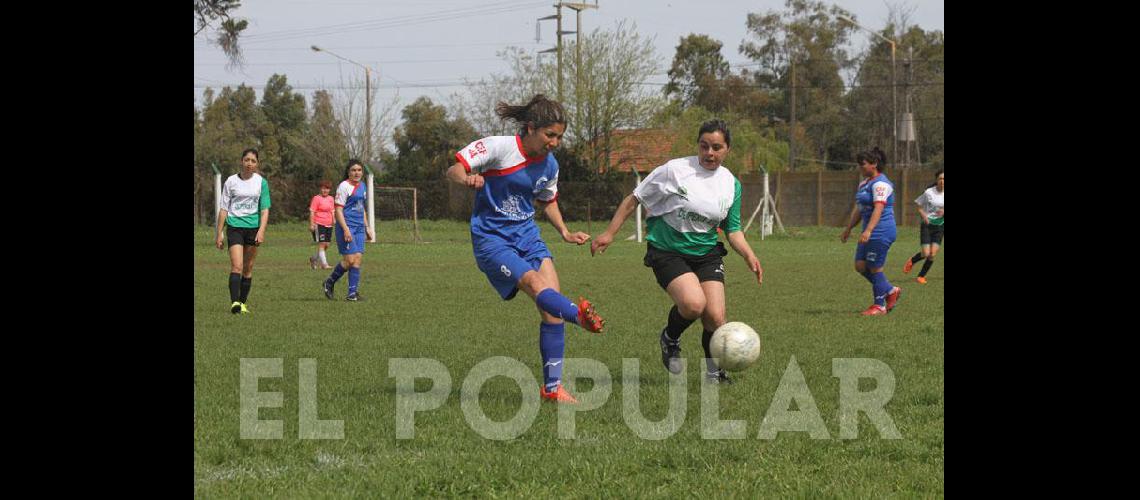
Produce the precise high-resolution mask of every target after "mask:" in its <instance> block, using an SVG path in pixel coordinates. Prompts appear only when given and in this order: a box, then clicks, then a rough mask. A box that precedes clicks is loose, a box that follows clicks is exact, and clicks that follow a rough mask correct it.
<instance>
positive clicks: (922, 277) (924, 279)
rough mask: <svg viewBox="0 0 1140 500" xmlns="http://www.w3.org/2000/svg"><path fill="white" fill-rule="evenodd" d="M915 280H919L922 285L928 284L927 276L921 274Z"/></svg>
mask: <svg viewBox="0 0 1140 500" xmlns="http://www.w3.org/2000/svg"><path fill="white" fill-rule="evenodd" d="M915 281H917V282H918V284H920V285H925V284H926V276H919V277H918V278H917V279H915Z"/></svg>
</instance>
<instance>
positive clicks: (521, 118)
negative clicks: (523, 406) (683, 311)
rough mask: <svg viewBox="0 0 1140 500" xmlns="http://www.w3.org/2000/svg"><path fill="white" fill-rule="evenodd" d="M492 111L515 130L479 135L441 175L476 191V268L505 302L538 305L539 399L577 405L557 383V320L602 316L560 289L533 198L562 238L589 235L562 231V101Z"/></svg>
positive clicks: (594, 321) (586, 324)
mask: <svg viewBox="0 0 1140 500" xmlns="http://www.w3.org/2000/svg"><path fill="white" fill-rule="evenodd" d="M495 113H496V114H498V115H499V117H500V118H503V119H506V118H510V119H512V120H514V121H515V122H516V123H518V124H519V126H520V132H519V135H516V136H492V137H485V138H483V139H480V140H477V141H475V142H473V143H471V144H469V145H468V146H467V147H465V148H463V149H462V150H460V151H459V152H458V153H456V154H455V158H456V160H457V162H456V163H455V164H453V165H452V166H451V168H450V169H448V171H447V178H448V179H449V180H451V181H452V182H454V183H456V184H460V185H463V186H467V187H469V188H471V189H474V190H475V207H474V209H473V211H472V213H471V246H472V247H473V249H474V253H475V262H476V264H478V266H479V270H480V271H483V273H484V274H486V275H487V279H488V280H489V281H490V282H491V286H493V287H494V288H495V290H496V291H497V292H499V296H500V297H502V298H503V300H511V299H512V298H514V296H515V295H516V294H517V293H518V291H519V290H522V291H523V292H526V294H527V295H529V296H530V297H531V298H532V299H534V301H535V303H536V304H537V305H538V308H539V314H541V316H542V323H541V324H540V325H539V351H540V352H541V354H542V362H543V367H542V375H543V381H544V385H543V387H542V388H541V389H540V393H541V395H542V397H543V399H547V400H553V401H557V402H568V403H576V402H577V400H575V399H574V397H573V396H571V395H570V394H569V393H568V392H566V390H565V389H563V388H562V382H561V379H562V357H563V353H564V352H565V345H566V344H565V342H566V339H565V333H564V332H565V324H564V323H563V320H566V321H570V322H571V323H575V324H577V325H579V326H581V327H582V328H585V329H587V330H589V331H591V332H601V331H602V327H603V325H604V321H603V320H602V318H601V316H599V315H598V314H597V312H595V311H594V308H593V306H592V305H591V304H590V302H589V301H588V300H585V299H583V298H581V297H579V298H578V304H574V303H573V302H571V301H570V299H568V298H566V296H564V295H562V294H561V293H560V291H559V285H558V273H557V272H555V270H554V261H553V257H552V256H551V254H550V250H548V249H547V248H546V243H544V242H543V241H542V238H541V237H540V234H539V231H538V225H537V224H535V222H534V213H535V208H536V203H535V202H537V208H540V209H542V211H543V213H544V214H546V218H547V219H549V220H550V224H551V225H553V226H554V228H555V229H556V230H558V233H559V234H560V235H562V239H563V240H565V241H566V242H568V243H575V244H578V245H581V244H583V243H585V242H586V241H588V240H589V239H590V235H588V234H586V233H583V232H580V231H579V232H574V233H572V232H570V230H569V229H566V224H565V223H563V221H562V212H561V211H560V210H559V209H558V203H557V199H558V161H556V160H555V159H554V153H553V151H554V149H555V148H557V147H558V144H559V143H560V142H561V141H562V134H563V133H565V132H566V119H565V118H564V116H565V112H564V111H563V109H562V105H561V104H559V103H558V102H556V101H552V100H550V99H547V98H546V97H545V96H543V95H542V94H538V95H536V96H534V98H532V99H531V100H530V102H528V103H527V104H525V105H522V106H511V105H508V104H507V103H503V102H500V103H499V104H498V106H496V107H495Z"/></svg>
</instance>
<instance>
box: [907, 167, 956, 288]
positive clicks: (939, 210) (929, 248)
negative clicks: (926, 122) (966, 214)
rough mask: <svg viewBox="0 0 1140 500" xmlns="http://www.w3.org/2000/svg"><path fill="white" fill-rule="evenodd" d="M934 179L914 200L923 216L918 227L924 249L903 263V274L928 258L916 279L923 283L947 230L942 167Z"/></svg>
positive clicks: (920, 242) (920, 215)
mask: <svg viewBox="0 0 1140 500" xmlns="http://www.w3.org/2000/svg"><path fill="white" fill-rule="evenodd" d="M934 179H935V180H934V184H931V185H930V187H929V188H927V189H926V191H923V192H922V195H921V196H919V197H918V198H915V200H914V202H915V203H916V204H917V205H918V215H919V217H921V218H922V225H921V226H920V227H919V229H918V231H919V232H918V241H919V244H921V245H922V250H921V251H920V252H918V253H916V254H914V257H911V258H910V260H908V261H906V264H903V274H907V273H910V269H911V268H912V267H914V265H915V264H918V261H920V260H923V259H926V262H925V263H924V264H922V270H921V271H919V272H918V278H917V279H916V280H915V281H918V282H919V283H920V284H923V285H925V284H926V273H927V272H928V271H930V266H933V265H934V256H935V255H938V249H939V248H940V247H941V246H942V236H943V234H945V231H946V219H945V218H944V215H943V211H944V209H945V203H944V195H943V186H944V184H943V173H942V169H939V170H938V172H937V173H936V174H934Z"/></svg>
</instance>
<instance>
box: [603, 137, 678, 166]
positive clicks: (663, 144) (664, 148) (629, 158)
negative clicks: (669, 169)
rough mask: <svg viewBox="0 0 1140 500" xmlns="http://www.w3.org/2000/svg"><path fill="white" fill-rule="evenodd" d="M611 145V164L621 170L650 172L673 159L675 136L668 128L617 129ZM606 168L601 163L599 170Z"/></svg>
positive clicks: (611, 139) (611, 138)
mask: <svg viewBox="0 0 1140 500" xmlns="http://www.w3.org/2000/svg"><path fill="white" fill-rule="evenodd" d="M610 145H611V147H612V148H613V149H612V150H611V151H610V154H609V160H610V161H609V164H610V165H611V166H612V167H613V169H614V170H617V171H619V172H629V171H630V170H632V169H634V168H636V169H637V171H638V172H649V171H650V170H653V169H654V168H657V167H658V166H660V165H664V164H665V162H667V161H669V160H671V159H672V155H671V154H670V151H671V150H672V149H673V137H672V136H671V135H670V134H669V131H668V130H666V129H637V130H615V131H613V133H612V134H611V135H610ZM605 168H606V167H605V165H600V166H599V167H598V171H599V172H603V173H604V172H605Z"/></svg>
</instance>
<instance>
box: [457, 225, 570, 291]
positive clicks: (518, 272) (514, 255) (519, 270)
mask: <svg viewBox="0 0 1140 500" xmlns="http://www.w3.org/2000/svg"><path fill="white" fill-rule="evenodd" d="M472 246H473V247H474V250H475V263H476V264H477V265H478V266H479V270H480V271H483V274H486V275H487V280H488V281H490V282H491V286H493V287H495V291H496V292H499V296H500V297H502V298H503V300H511V299H513V298H515V294H517V293H518V292H519V288H518V283H519V280H520V279H522V276H523V274H525V273H526V272H527V271H537V270H538V269H539V268H540V267H542V259H547V258H549V259H551V260H553V259H554V256H553V255H550V250H549V249H547V248H546V243H543V242H542V240H540V239H534V240H531V241H529V242H525V243H517V244H513V243H507V242H504V241H501V240H494V239H490V238H476V237H474V236H473V237H472Z"/></svg>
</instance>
